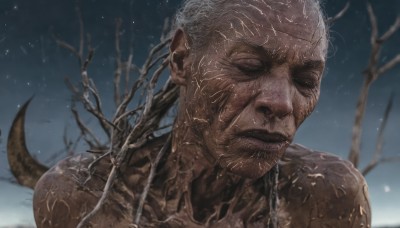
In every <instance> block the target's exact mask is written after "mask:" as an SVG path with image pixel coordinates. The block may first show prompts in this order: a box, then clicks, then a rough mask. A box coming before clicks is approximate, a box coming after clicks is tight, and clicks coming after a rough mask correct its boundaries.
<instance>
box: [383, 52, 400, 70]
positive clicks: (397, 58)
mask: <svg viewBox="0 0 400 228" xmlns="http://www.w3.org/2000/svg"><path fill="white" fill-rule="evenodd" d="M398 64H400V54H398V55H396V56H395V57H394V58H393V59H391V60H390V61H389V62H387V63H386V64H384V65H383V66H381V67H380V68H379V69H378V75H382V74H384V73H386V72H387V71H388V70H390V69H392V68H393V67H395V66H397V65H398Z"/></svg>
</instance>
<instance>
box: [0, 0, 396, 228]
mask: <svg viewBox="0 0 400 228" xmlns="http://www.w3.org/2000/svg"><path fill="white" fill-rule="evenodd" d="M83 2H84V3H83V5H82V11H83V15H84V16H83V19H84V23H85V29H86V32H88V33H90V34H91V36H92V43H93V46H94V47H95V48H96V53H95V57H94V61H93V64H92V65H91V66H90V69H89V74H90V76H91V77H92V78H93V80H94V81H95V83H96V85H97V87H98V88H99V90H100V93H101V95H102V97H104V99H105V100H104V106H105V110H106V113H110V112H111V111H112V109H113V108H114V106H113V104H112V79H113V69H114V61H115V60H114V30H115V19H116V18H118V17H121V18H122V19H123V27H124V30H122V32H121V35H122V40H121V41H122V44H121V45H122V47H123V53H122V54H123V56H126V54H127V53H128V49H129V48H128V47H129V44H130V43H131V42H130V40H131V39H130V38H129V37H130V34H133V36H132V40H133V48H134V61H135V63H137V64H142V63H143V59H144V57H145V56H146V53H147V52H148V50H149V46H150V45H152V44H156V43H157V42H158V41H159V34H160V32H161V28H162V25H163V21H164V18H165V17H168V16H172V15H173V13H174V12H175V10H176V9H177V7H178V5H179V4H180V1H179V0H152V1H150V0H147V1H143V0H142V1H139V0H136V1H135V0H114V1H107V0H84V1H83ZM324 2H325V4H324V5H325V7H324V9H325V12H326V13H327V15H329V16H332V15H334V14H335V13H337V12H338V11H339V10H340V9H341V8H342V7H343V6H344V5H345V2H346V1H345V0H324ZM371 2H372V5H373V7H374V10H375V12H376V14H377V18H378V23H379V28H380V33H381V34H382V33H383V32H384V31H386V30H387V29H388V28H389V26H390V25H391V24H392V23H393V22H394V21H395V18H396V16H400V1H399V0H385V1H382V0H380V1H378V0H372V1H371ZM74 4H75V1H73V0H69V1H67V0H58V1H52V0H36V1H26V0H20V1H16V0H1V1H0V107H1V109H0V110H1V111H0V129H1V131H2V135H1V136H0V176H1V177H3V178H8V177H10V176H11V175H10V173H9V171H8V165H7V161H6V152H5V150H6V149H5V148H6V140H7V134H8V130H9V127H10V125H11V122H12V120H13V117H14V115H15V114H16V112H17V111H18V108H19V107H20V105H21V104H23V103H24V102H25V101H26V100H27V99H28V98H29V97H31V96H32V95H34V100H33V102H32V104H31V106H30V108H29V110H28V117H27V120H26V134H27V144H28V147H29V150H30V151H31V152H32V153H33V154H34V155H35V156H36V157H37V158H38V159H39V160H40V161H41V162H42V163H45V164H47V165H52V164H54V160H53V161H49V160H50V157H51V155H52V154H54V153H57V152H60V151H61V152H62V150H63V149H64V144H63V135H64V132H65V131H64V129H67V135H68V136H69V137H70V138H71V139H75V138H76V137H77V130H76V127H75V125H74V120H73V119H72V114H71V113H70V111H69V110H70V98H71V94H70V92H69V90H68V89H67V87H66V86H65V84H64V78H65V77H69V78H71V80H72V81H75V82H77V81H78V80H79V69H78V63H77V60H76V59H75V58H74V57H73V56H72V55H71V54H70V53H69V52H68V51H66V50H65V49H62V48H60V47H58V46H57V44H56V43H55V41H54V38H53V34H54V35H56V36H58V37H60V38H62V39H64V40H66V41H67V42H69V43H71V44H73V45H76V44H77V43H78V37H79V28H78V20H77V17H76V14H75V11H74ZM131 31H133V33H132V32H131ZM369 43H370V24H369V20H368V17H367V13H366V6H365V1H363V0H353V1H352V5H351V7H350V9H349V11H348V12H347V14H345V16H344V17H343V18H341V19H340V20H339V21H337V22H336V23H335V24H334V25H333V26H332V28H331V44H330V53H329V59H328V64H327V69H326V72H325V76H324V79H323V82H322V88H321V97H320V101H319V104H318V106H317V107H316V109H315V111H314V113H313V114H312V115H311V117H310V118H308V120H306V122H305V123H304V124H303V125H302V127H301V128H300V129H299V131H298V133H297V136H296V139H295V142H297V143H300V144H303V145H306V146H307V147H310V148H313V149H316V150H321V151H328V152H331V153H334V154H336V155H338V156H341V157H343V158H347V154H348V151H349V148H350V142H351V129H352V126H353V122H354V115H355V106H356V101H357V97H358V94H359V90H360V87H361V84H362V77H363V75H362V71H363V70H364V69H365V67H366V66H367V62H368V57H369V53H370V44H369ZM396 54H400V31H399V32H397V33H396V35H395V36H393V37H392V39H390V40H389V41H388V42H387V43H386V44H385V46H384V48H383V50H382V58H381V60H380V62H382V63H384V62H387V61H388V60H390V59H391V58H393V57H394V56H395V55H396ZM392 92H394V93H395V99H394V104H393V108H392V112H391V113H390V116H389V120H388V126H387V128H386V130H385V135H384V136H385V144H384V148H383V150H384V154H385V155H384V156H400V149H399V148H400V134H399V133H398V129H400V67H396V68H394V69H392V70H391V71H389V72H387V73H386V74H385V75H382V77H381V78H380V79H378V80H377V81H376V82H375V83H374V84H373V86H372V87H371V90H370V95H369V102H368V105H367V111H366V117H365V120H364V124H363V129H364V132H363V138H362V160H361V167H364V166H365V165H366V164H367V163H368V162H369V160H370V159H371V154H372V153H373V151H374V148H375V142H376V138H377V132H378V131H377V129H378V127H379V124H380V123H381V121H382V117H383V113H384V110H385V107H386V105H387V101H388V98H389V97H390V94H391V93H392ZM107 110H108V111H107ZM84 120H85V121H86V122H88V123H89V124H90V123H92V122H94V121H92V122H91V121H90V118H89V117H88V116H84ZM80 150H81V151H84V150H85V147H84V146H81V147H80ZM366 179H367V182H368V184H369V190H370V198H371V202H372V209H373V224H374V225H385V224H386V225H390V224H392V225H393V224H400V217H399V215H400V162H398V163H396V162H393V163H385V164H382V165H381V166H378V168H376V169H375V170H373V171H372V172H371V173H370V174H368V176H367V177H366ZM31 197H32V191H31V190H29V189H26V188H22V187H17V186H16V185H13V184H10V183H7V182H5V181H2V182H0V227H1V226H5V225H10V224H34V222H33V215H32V209H31Z"/></svg>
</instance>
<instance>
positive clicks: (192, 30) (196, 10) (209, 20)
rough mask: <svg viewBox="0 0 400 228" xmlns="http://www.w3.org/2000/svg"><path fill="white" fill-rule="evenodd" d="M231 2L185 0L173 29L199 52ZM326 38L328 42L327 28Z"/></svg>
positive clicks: (221, 0) (317, 0) (319, 9)
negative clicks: (226, 5) (183, 33)
mask: <svg viewBox="0 0 400 228" xmlns="http://www.w3.org/2000/svg"><path fill="white" fill-rule="evenodd" d="M231 1H232V0H185V1H184V2H183V5H182V8H181V9H180V10H179V11H178V12H177V14H176V18H175V27H176V28H182V29H183V31H184V32H185V33H186V34H187V35H188V36H189V45H190V47H191V48H192V49H194V50H200V49H201V48H202V47H205V46H207V44H208V41H209V40H210V38H211V35H212V32H213V30H214V28H215V26H217V25H216V24H217V23H218V21H219V18H220V17H221V15H224V14H226V13H227V12H225V11H224V9H225V8H224V5H225V4H226V3H228V2H231ZM301 1H304V0H301ZM310 1H313V2H314V3H316V7H317V9H318V11H319V12H320V14H321V16H322V18H323V20H324V21H325V16H324V12H323V11H322V10H321V7H320V5H321V3H320V0H310ZM325 28H326V38H327V40H328V36H329V34H328V27H327V26H325Z"/></svg>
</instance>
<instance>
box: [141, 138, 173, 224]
mask: <svg viewBox="0 0 400 228" xmlns="http://www.w3.org/2000/svg"><path fill="white" fill-rule="evenodd" d="M171 138H172V137H171V134H169V135H168V139H167V141H166V143H165V144H164V146H163V147H162V148H161V150H160V152H158V154H157V157H156V159H155V161H154V162H153V163H152V165H151V169H150V173H149V176H148V178H147V183H146V186H145V187H144V190H143V193H142V195H141V197H140V201H139V206H138V209H137V211H136V217H135V224H136V225H139V223H140V218H141V216H142V211H143V206H144V203H145V201H146V198H147V194H148V193H149V190H150V185H151V183H152V182H153V179H154V175H155V173H156V169H157V166H158V164H159V163H160V160H161V158H162V157H163V156H164V154H165V152H166V151H167V149H168V148H169V147H170V146H171Z"/></svg>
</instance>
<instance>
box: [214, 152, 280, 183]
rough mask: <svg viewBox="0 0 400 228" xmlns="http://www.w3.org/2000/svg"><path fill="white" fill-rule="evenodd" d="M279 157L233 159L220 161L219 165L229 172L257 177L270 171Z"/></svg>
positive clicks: (251, 177)
mask: <svg viewBox="0 0 400 228" xmlns="http://www.w3.org/2000/svg"><path fill="white" fill-rule="evenodd" d="M279 158H280V157H276V158H275V159H272V160H271V159H268V161H266V160H265V159H263V160H261V159H257V158H247V159H243V158H241V159H235V161H220V165H221V166H222V167H223V168H225V169H227V170H228V171H229V172H231V173H233V174H236V175H238V176H241V177H245V178H249V179H258V178H260V177H262V176H264V175H265V174H266V173H268V171H270V170H271V169H272V168H273V167H274V166H275V165H276V164H277V163H278V161H279Z"/></svg>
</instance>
